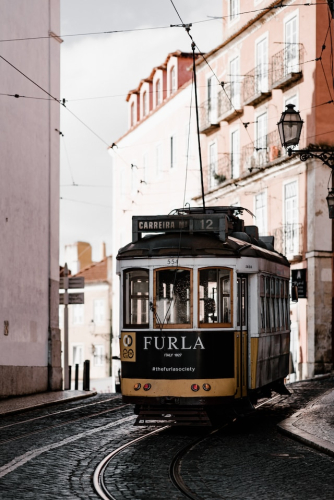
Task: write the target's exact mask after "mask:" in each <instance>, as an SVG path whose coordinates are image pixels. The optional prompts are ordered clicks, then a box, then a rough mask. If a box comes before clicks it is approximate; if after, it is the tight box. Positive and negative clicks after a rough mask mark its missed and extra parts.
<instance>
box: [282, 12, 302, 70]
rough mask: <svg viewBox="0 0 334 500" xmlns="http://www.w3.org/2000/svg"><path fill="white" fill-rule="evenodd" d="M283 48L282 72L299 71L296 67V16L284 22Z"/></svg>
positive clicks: (297, 53) (297, 52)
mask: <svg viewBox="0 0 334 500" xmlns="http://www.w3.org/2000/svg"><path fill="white" fill-rule="evenodd" d="M284 31H285V33H284V35H285V50H284V59H285V60H284V74H285V75H287V74H288V73H292V72H295V73H297V72H298V71H299V68H298V63H299V61H298V55H299V50H298V49H299V44H298V32H297V16H294V17H293V18H292V19H289V20H288V21H286V23H285V30H284Z"/></svg>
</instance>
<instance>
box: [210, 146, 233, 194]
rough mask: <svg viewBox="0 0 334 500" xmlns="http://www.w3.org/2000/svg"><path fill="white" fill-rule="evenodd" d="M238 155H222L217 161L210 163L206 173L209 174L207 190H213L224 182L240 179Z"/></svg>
mask: <svg viewBox="0 0 334 500" xmlns="http://www.w3.org/2000/svg"><path fill="white" fill-rule="evenodd" d="M240 170H241V162H240V153H238V154H227V153H226V154H224V155H223V156H221V157H220V158H219V160H216V161H213V162H211V163H210V164H209V165H208V167H207V171H208V173H209V183H208V187H209V189H213V188H215V187H217V186H219V185H220V184H222V183H223V182H225V181H229V180H231V179H237V178H238V177H240Z"/></svg>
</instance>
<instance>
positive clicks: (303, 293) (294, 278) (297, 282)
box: [291, 269, 307, 299]
mask: <svg viewBox="0 0 334 500" xmlns="http://www.w3.org/2000/svg"><path fill="white" fill-rule="evenodd" d="M291 284H292V286H296V287H297V288H298V299H306V298H307V281H306V269H292V270H291Z"/></svg>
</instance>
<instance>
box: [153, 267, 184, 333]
mask: <svg viewBox="0 0 334 500" xmlns="http://www.w3.org/2000/svg"><path fill="white" fill-rule="evenodd" d="M191 277H192V271H190V270H188V269H178V268H174V269H161V270H156V271H155V272H154V278H155V286H154V289H155V290H154V328H163V327H166V328H170V326H171V325H173V326H176V325H177V326H178V327H179V328H182V327H191V310H192V306H191V300H192V298H191V287H190V283H191Z"/></svg>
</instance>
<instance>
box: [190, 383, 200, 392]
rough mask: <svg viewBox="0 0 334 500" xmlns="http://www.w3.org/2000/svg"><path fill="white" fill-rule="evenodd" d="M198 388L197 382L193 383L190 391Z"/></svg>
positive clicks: (195, 390)
mask: <svg viewBox="0 0 334 500" xmlns="http://www.w3.org/2000/svg"><path fill="white" fill-rule="evenodd" d="M199 389H200V387H199V385H198V384H193V385H192V386H191V390H192V391H194V392H197V391H199Z"/></svg>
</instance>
